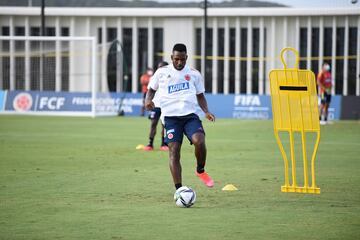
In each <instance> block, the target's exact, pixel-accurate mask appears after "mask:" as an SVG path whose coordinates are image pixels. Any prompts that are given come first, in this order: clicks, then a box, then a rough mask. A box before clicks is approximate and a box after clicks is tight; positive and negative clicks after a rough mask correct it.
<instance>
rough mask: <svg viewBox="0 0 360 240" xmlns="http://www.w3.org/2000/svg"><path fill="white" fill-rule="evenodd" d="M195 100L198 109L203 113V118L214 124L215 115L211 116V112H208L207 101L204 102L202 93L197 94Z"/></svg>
mask: <svg viewBox="0 0 360 240" xmlns="http://www.w3.org/2000/svg"><path fill="white" fill-rule="evenodd" d="M196 98H197V101H198V104H199V106H200V108H201V109H202V110H203V111H204V113H205V117H206V118H207V119H209V120H210V121H212V122H215V115H214V114H212V113H211V112H209V109H208V105H207V101H206V98H205V95H204V93H200V94H197V95H196Z"/></svg>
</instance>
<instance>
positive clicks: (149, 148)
mask: <svg viewBox="0 0 360 240" xmlns="http://www.w3.org/2000/svg"><path fill="white" fill-rule="evenodd" d="M143 150H144V151H153V150H154V148H153V147H152V146H150V145H147V146H145V147H144V148H143Z"/></svg>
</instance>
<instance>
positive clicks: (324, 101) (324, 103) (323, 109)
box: [317, 63, 332, 125]
mask: <svg viewBox="0 0 360 240" xmlns="http://www.w3.org/2000/svg"><path fill="white" fill-rule="evenodd" d="M317 83H318V85H319V88H320V89H319V90H320V98H321V104H320V117H319V118H320V124H322V125H324V124H326V123H327V119H328V110H329V105H330V102H331V88H332V83H331V73H330V65H329V64H328V63H324V64H323V66H322V70H321V71H320V73H319V74H318V76H317Z"/></svg>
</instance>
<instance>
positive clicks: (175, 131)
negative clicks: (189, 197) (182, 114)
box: [164, 117, 184, 189]
mask: <svg viewBox="0 0 360 240" xmlns="http://www.w3.org/2000/svg"><path fill="white" fill-rule="evenodd" d="M164 131H165V134H164V135H165V143H167V144H168V147H169V167H170V172H171V175H172V178H173V181H174V185H175V188H176V189H178V188H180V187H181V186H182V179H181V164H180V150H181V144H182V140H183V131H184V130H183V123H182V121H181V119H180V118H178V117H165V130H164Z"/></svg>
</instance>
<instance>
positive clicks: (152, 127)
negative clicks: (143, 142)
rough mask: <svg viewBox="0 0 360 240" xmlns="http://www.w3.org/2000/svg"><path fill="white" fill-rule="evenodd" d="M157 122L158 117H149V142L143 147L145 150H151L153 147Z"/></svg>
mask: <svg viewBox="0 0 360 240" xmlns="http://www.w3.org/2000/svg"><path fill="white" fill-rule="evenodd" d="M158 122H159V119H155V118H153V119H151V124H150V133H149V144H148V145H147V146H145V147H144V150H145V151H151V150H153V149H154V138H155V135H156V127H157V124H158Z"/></svg>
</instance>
